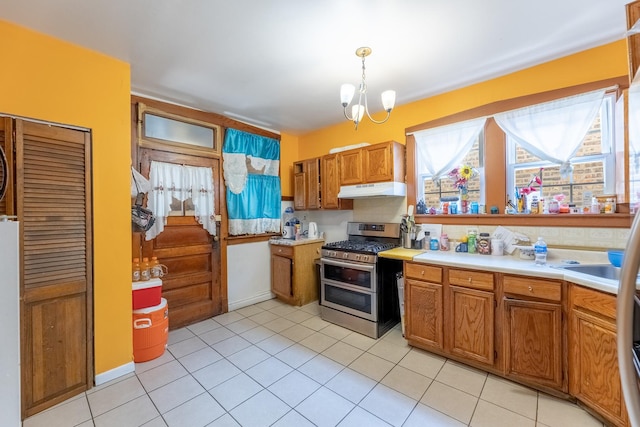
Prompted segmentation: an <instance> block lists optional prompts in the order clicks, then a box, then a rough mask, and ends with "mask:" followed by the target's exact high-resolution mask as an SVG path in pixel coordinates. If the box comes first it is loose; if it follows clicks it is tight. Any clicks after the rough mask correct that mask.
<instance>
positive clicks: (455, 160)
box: [413, 117, 487, 180]
mask: <svg viewBox="0 0 640 427" xmlns="http://www.w3.org/2000/svg"><path fill="white" fill-rule="evenodd" d="M486 120H487V119H486V117H482V118H479V119H473V120H467V121H464V122H460V123H454V124H451V125H446V126H439V127H436V128H431V129H426V130H422V131H419V132H416V133H414V134H413V137H414V138H415V140H416V158H417V165H416V166H417V168H418V173H420V174H422V173H427V172H428V173H430V174H431V175H432V177H433V179H434V180H439V179H440V178H441V177H442V176H444V175H446V174H447V173H449V171H450V170H451V169H453V168H454V167H455V166H457V165H458V164H459V163H460V162H462V159H464V156H466V155H467V153H468V152H469V150H470V149H471V147H472V146H473V143H474V142H475V140H476V138H477V137H478V134H479V133H480V131H481V130H482V128H483V127H484V124H485V122H486Z"/></svg>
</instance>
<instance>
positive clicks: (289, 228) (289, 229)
mask: <svg viewBox="0 0 640 427" xmlns="http://www.w3.org/2000/svg"><path fill="white" fill-rule="evenodd" d="M282 237H283V238H285V239H295V238H296V227H295V226H293V225H285V226H284V227H282Z"/></svg>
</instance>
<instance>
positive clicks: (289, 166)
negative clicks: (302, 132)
mask: <svg viewBox="0 0 640 427" xmlns="http://www.w3.org/2000/svg"><path fill="white" fill-rule="evenodd" d="M298 158H299V156H298V137H297V136H293V135H288V134H284V133H283V134H282V135H280V180H281V181H280V186H281V187H282V195H283V196H293V162H294V161H296V160H298Z"/></svg>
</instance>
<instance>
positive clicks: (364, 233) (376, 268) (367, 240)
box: [320, 222, 402, 338]
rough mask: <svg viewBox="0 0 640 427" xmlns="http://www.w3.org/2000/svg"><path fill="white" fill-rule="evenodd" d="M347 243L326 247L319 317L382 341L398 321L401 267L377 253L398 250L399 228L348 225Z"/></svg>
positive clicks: (398, 225) (391, 226) (323, 258)
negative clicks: (384, 335) (379, 338)
mask: <svg viewBox="0 0 640 427" xmlns="http://www.w3.org/2000/svg"><path fill="white" fill-rule="evenodd" d="M347 234H348V240H344V241H340V242H333V243H328V244H326V245H324V246H323V247H322V257H321V259H320V262H321V266H322V268H321V278H320V316H321V317H322V319H324V320H326V321H328V322H332V323H335V324H338V325H340V326H343V327H345V328H348V329H351V330H354V331H356V332H359V333H361V334H364V335H367V336H369V337H372V338H378V337H380V336H382V335H383V334H384V333H385V332H387V331H388V330H389V329H391V328H392V327H393V326H395V325H396V324H397V323H398V322H399V321H400V309H399V305H398V291H397V287H396V286H397V285H396V279H397V276H398V273H401V272H402V261H399V260H394V259H387V258H379V257H378V255H377V254H378V252H381V251H384V250H387V249H392V248H395V247H398V246H400V243H401V240H400V224H399V223H398V224H396V223H363V222H350V223H348V224H347Z"/></svg>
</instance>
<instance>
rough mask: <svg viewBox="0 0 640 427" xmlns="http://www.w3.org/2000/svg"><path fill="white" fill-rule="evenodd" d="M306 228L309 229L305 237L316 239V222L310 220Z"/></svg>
mask: <svg viewBox="0 0 640 427" xmlns="http://www.w3.org/2000/svg"><path fill="white" fill-rule="evenodd" d="M308 230H309V231H308V233H307V237H308V238H309V239H317V238H318V224H316V223H315V222H310V223H309V229H308Z"/></svg>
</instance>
